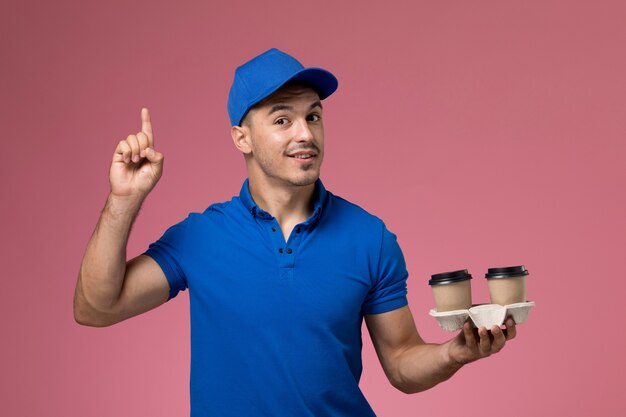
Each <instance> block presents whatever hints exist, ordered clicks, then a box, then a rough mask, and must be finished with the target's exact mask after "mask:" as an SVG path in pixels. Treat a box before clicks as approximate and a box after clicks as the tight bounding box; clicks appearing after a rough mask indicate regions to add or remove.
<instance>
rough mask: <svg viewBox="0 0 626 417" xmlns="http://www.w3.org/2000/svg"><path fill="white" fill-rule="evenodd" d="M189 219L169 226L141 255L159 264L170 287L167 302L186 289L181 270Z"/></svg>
mask: <svg viewBox="0 0 626 417" xmlns="http://www.w3.org/2000/svg"><path fill="white" fill-rule="evenodd" d="M188 223H189V217H187V218H186V219H185V220H183V221H181V222H179V223H177V224H175V225H173V226H171V227H170V228H169V229H167V230H166V231H165V233H164V234H163V236H161V237H160V238H159V239H158V240H157V241H156V242H153V243H151V244H150V245H149V246H148V249H147V250H146V251H145V252H144V253H143V255H148V256H150V257H151V258H152V259H154V260H155V261H156V263H158V264H159V266H160V267H161V269H162V270H163V273H164V274H165V277H166V278H167V282H168V284H169V286H170V294H169V298H168V299H167V301H169V300H171V299H172V298H174V297H176V295H177V294H178V292H179V291H184V290H185V289H186V288H187V278H186V277H185V270H184V268H183V255H184V253H185V241H186V240H187V237H186V235H187V227H188Z"/></svg>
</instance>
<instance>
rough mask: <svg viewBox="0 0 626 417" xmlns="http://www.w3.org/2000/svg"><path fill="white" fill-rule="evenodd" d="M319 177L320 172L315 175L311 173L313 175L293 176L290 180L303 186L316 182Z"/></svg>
mask: <svg viewBox="0 0 626 417" xmlns="http://www.w3.org/2000/svg"><path fill="white" fill-rule="evenodd" d="M318 178H319V173H316V174H315V175H313V174H312V173H311V175H305V176H301V177H298V178H292V179H290V180H289V182H290V183H292V184H293V185H297V186H301V187H303V186H306V185H311V184H315V181H317V179H318Z"/></svg>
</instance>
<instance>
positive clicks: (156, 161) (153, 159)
mask: <svg viewBox="0 0 626 417" xmlns="http://www.w3.org/2000/svg"><path fill="white" fill-rule="evenodd" d="M146 158H148V161H150V163H151V164H153V165H161V164H162V163H163V154H162V153H161V152H157V151H155V150H154V149H153V148H146Z"/></svg>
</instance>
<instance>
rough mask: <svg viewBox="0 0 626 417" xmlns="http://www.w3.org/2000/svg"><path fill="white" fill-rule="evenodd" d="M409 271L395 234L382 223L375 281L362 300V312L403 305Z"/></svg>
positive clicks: (376, 312) (405, 302)
mask: <svg viewBox="0 0 626 417" xmlns="http://www.w3.org/2000/svg"><path fill="white" fill-rule="evenodd" d="M408 276H409V273H408V272H407V270H406V263H405V261H404V255H403V254H402V249H400V245H399V244H398V241H397V238H396V235H395V234H393V233H392V232H390V231H389V230H387V227H386V226H385V225H384V224H383V235H382V242H381V247H380V258H379V261H378V274H377V276H376V277H375V278H376V280H375V283H374V285H373V287H372V289H371V290H370V291H369V293H368V294H367V296H366V298H365V301H364V302H363V314H378V313H385V312H387V311H391V310H395V309H397V308H400V307H404V306H405V305H407V304H408V301H407V297H406V294H407V286H406V281H407V278H408Z"/></svg>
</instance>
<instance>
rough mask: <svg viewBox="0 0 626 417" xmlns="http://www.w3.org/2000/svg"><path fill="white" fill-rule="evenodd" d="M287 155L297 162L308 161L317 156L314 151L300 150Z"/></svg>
mask: <svg viewBox="0 0 626 417" xmlns="http://www.w3.org/2000/svg"><path fill="white" fill-rule="evenodd" d="M288 156H289V157H290V158H292V159H295V160H296V162H299V163H310V162H313V161H314V160H315V159H316V158H317V153H316V152H314V151H300V152H296V153H294V154H292V155H288Z"/></svg>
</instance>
